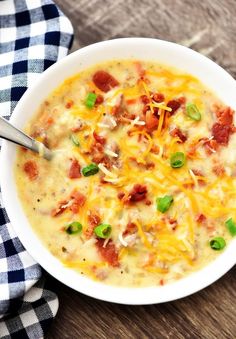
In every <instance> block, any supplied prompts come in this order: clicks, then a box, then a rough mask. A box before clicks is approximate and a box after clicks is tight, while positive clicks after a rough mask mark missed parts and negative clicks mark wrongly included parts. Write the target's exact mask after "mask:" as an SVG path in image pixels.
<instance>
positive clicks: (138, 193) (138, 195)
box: [124, 184, 147, 203]
mask: <svg viewBox="0 0 236 339" xmlns="http://www.w3.org/2000/svg"><path fill="white" fill-rule="evenodd" d="M146 198H147V187H146V186H144V185H140V184H135V185H134V187H133V189H132V190H131V191H130V193H129V195H128V197H127V199H125V201H124V203H130V202H131V203H132V202H139V201H142V200H146Z"/></svg>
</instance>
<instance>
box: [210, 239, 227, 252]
mask: <svg viewBox="0 0 236 339" xmlns="http://www.w3.org/2000/svg"><path fill="white" fill-rule="evenodd" d="M210 246H211V248H212V249H213V250H215V251H220V250H223V248H225V246H226V242H225V239H224V238H222V237H215V238H213V239H211V241H210Z"/></svg>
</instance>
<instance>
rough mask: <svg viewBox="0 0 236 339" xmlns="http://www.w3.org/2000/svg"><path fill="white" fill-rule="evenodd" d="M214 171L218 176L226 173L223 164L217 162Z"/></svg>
mask: <svg viewBox="0 0 236 339" xmlns="http://www.w3.org/2000/svg"><path fill="white" fill-rule="evenodd" d="M212 171H213V172H214V173H215V174H216V175H217V176H218V177H222V176H223V175H224V174H225V169H224V167H223V165H222V164H216V165H214V166H213V168H212Z"/></svg>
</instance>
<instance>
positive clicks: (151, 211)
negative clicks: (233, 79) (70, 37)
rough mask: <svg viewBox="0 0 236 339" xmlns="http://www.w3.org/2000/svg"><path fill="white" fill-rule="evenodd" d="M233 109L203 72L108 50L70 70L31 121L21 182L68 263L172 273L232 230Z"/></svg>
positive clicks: (217, 249) (106, 270)
mask: <svg viewBox="0 0 236 339" xmlns="http://www.w3.org/2000/svg"><path fill="white" fill-rule="evenodd" d="M233 117H234V111H233V110H232V109H231V108H230V107H227V106H226V105H225V104H223V103H222V102H221V101H220V100H219V99H218V98H217V97H216V96H215V95H214V94H213V93H212V92H210V91H209V90H208V89H207V88H206V87H204V85H203V84H202V83H201V82H200V81H199V80H198V79H196V78H195V77H193V76H191V75H189V74H185V73H183V72H181V71H180V70H177V69H174V68H172V67H167V66H165V65H160V64H158V63H155V62H146V61H145V62H144V61H132V60H122V61H119V60H118V61H117V60H113V61H109V62H106V63H103V64H99V65H96V66H94V67H91V68H89V69H86V70H85V71H83V72H81V73H79V74H77V75H75V76H74V77H71V78H69V79H67V80H66V81H64V83H63V84H61V85H60V86H59V87H58V88H57V89H56V90H55V91H54V92H53V93H51V94H50V95H49V96H48V98H46V100H45V101H44V102H43V103H42V105H41V106H40V108H39V110H38V112H37V114H36V115H35V116H34V117H33V119H32V120H31V121H30V122H29V123H28V125H27V126H26V129H25V130H26V132H27V133H29V134H30V135H31V136H33V137H34V138H36V139H37V140H38V141H41V142H43V143H44V144H45V145H46V146H47V147H49V148H50V149H51V150H52V151H53V153H54V156H53V159H52V160H51V161H47V160H45V159H43V158H42V157H40V156H39V155H37V154H33V153H32V152H30V151H26V150H25V149H20V150H19V152H18V155H17V161H16V166H15V177H16V182H17V187H18V193H19V196H20V199H21V202H22V204H23V207H24V211H25V213H26V215H27V217H28V219H29V222H30V224H31V225H32V227H33V229H34V230H35V232H36V233H37V234H38V236H39V237H40V239H41V240H42V241H43V243H44V244H45V245H46V246H47V248H48V249H49V251H50V252H51V253H52V254H53V255H54V256H56V257H57V258H58V259H59V260H60V261H62V262H63V264H64V265H66V266H67V267H70V268H72V269H74V270H77V271H78V273H79V274H84V275H86V276H88V277H90V278H92V279H95V280H98V281H103V282H104V283H108V284H113V285H119V286H153V285H164V284H167V283H170V282H173V281H175V280H177V279H181V278H182V277H184V276H186V275H187V274H189V273H191V272H193V271H196V270H199V269H201V268H202V267H203V266H204V265H206V264H208V263H209V262H210V261H212V260H213V259H215V258H216V256H217V255H219V254H220V253H222V251H223V250H224V248H226V247H227V245H228V243H229V242H230V240H231V239H232V237H233V236H234V235H235V234H236V207H235V199H234V197H235V191H236V179H235V178H236V166H235V163H236V153H235V147H236V133H235V131H236V129H235V126H234V123H233Z"/></svg>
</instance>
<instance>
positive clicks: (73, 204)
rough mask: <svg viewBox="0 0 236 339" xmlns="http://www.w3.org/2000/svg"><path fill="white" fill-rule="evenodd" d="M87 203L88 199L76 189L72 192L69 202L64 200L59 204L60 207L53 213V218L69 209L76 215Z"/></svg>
mask: <svg viewBox="0 0 236 339" xmlns="http://www.w3.org/2000/svg"><path fill="white" fill-rule="evenodd" d="M85 201H86V197H85V196H84V195H83V194H82V193H80V192H78V191H77V190H76V189H75V190H73V191H72V192H71V194H70V196H69V198H68V199H67V200H63V201H60V202H59V203H58V207H57V208H54V209H53V210H52V211H51V216H52V217H56V216H58V215H60V214H61V213H63V212H64V211H65V210H67V209H68V208H69V210H71V212H73V213H74V214H76V213H78V211H79V208H80V207H82V206H83V205H84V204H85Z"/></svg>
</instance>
